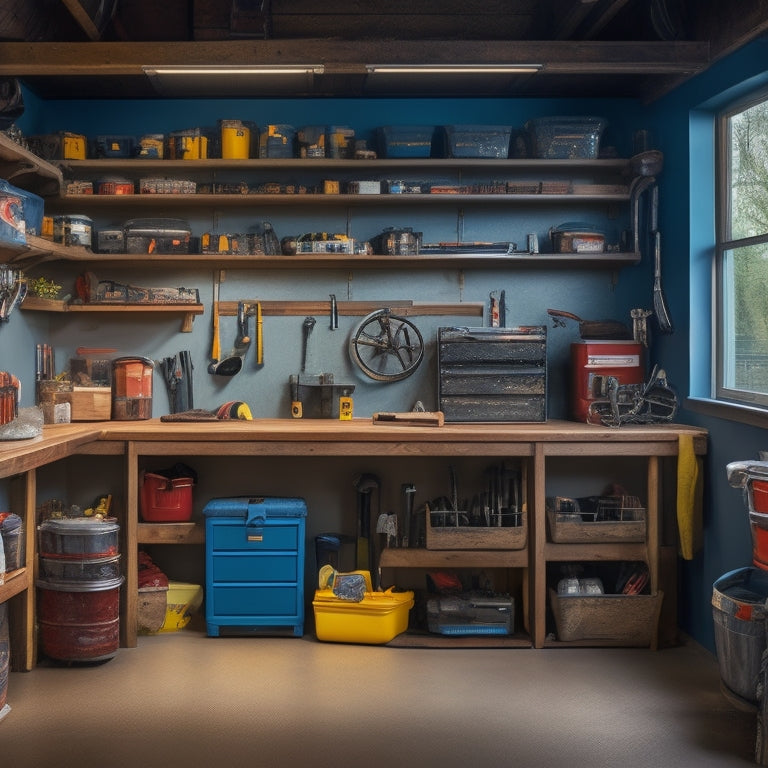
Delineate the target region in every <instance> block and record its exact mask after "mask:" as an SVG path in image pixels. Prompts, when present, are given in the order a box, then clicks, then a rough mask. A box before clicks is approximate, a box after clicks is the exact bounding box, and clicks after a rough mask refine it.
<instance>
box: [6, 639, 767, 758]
mask: <svg viewBox="0 0 768 768" xmlns="http://www.w3.org/2000/svg"><path fill="white" fill-rule="evenodd" d="M190 626H191V625H190ZM8 703H9V704H10V707H11V709H10V712H9V713H8V714H7V715H6V717H5V718H4V719H3V720H2V722H0V765H2V766H3V768H5V767H6V766H7V768H32V767H33V766H34V768H49V766H50V767H51V768H53V767H54V766H56V768H69V766H72V768H97V767H98V768H123V766H142V767H143V768H154V767H155V766H157V767H158V768H174V767H175V766H179V767H181V766H184V767H185V768H188V767H189V766H228V767H230V768H239V766H244V767H245V766H248V768H256V767H257V766H258V767H262V766H265V767H270V768H271V767H272V766H312V768H347V767H349V768H352V767H353V766H366V767H372V768H378V766H396V767H397V768H410V767H411V766H414V767H418V768H431V767H432V766H436V767H437V766H440V767H441V768H453V767H454V766H456V767H457V768H458V767H459V766H461V767H462V768H465V767H466V766H470V765H473V766H493V767H494V768H496V767H498V766H515V767H518V768H560V767H561V766H563V767H565V766H569V767H570V766H576V767H577V768H580V767H581V766H584V768H609V767H610V768H616V766H627V768H644V767H645V766H648V767H649V768H650V767H651V766H653V768H659V767H660V766H662V767H664V768H667V767H668V766H696V768H708V767H709V766H713V767H714V766H718V767H731V766H733V767H736V766H749V765H753V764H754V762H753V753H754V744H755V723H756V716H755V715H754V714H752V713H749V712H745V711H743V710H739V709H736V708H734V707H733V706H732V705H731V704H730V703H729V702H728V701H727V700H726V699H725V697H724V696H723V695H722V693H721V691H720V677H719V671H718V668H717V664H716V661H715V660H714V659H713V657H712V656H711V655H710V654H709V653H708V652H707V651H705V650H704V649H702V648H701V647H700V646H698V645H696V644H695V643H687V644H685V645H682V646H679V647H676V648H667V649H664V650H661V651H657V652H653V651H649V650H645V649H619V648H610V649H589V648H568V649H561V648H556V649H555V648H553V649H544V650H534V649H527V648H507V649H487V648H484V649H458V648H457V649H453V648H449V649H444V648H443V649H423V648H392V647H384V646H365V645H346V644H334V643H321V642H319V641H317V640H316V639H315V638H314V636H313V635H311V634H307V635H305V636H304V637H303V638H290V637H221V638H209V637H206V635H205V633H204V632H203V631H201V630H197V629H190V627H187V628H186V629H184V630H182V631H180V632H175V633H170V634H161V635H154V636H141V637H139V644H138V647H137V648H131V649H120V650H119V651H118V653H117V655H116V656H115V657H114V658H112V659H110V660H109V661H106V662H102V663H99V664H93V665H73V666H67V665H63V664H57V663H53V662H50V661H42V662H41V663H40V665H39V666H38V667H37V668H36V669H34V670H33V671H32V672H26V673H11V675H10V680H9V684H8Z"/></svg>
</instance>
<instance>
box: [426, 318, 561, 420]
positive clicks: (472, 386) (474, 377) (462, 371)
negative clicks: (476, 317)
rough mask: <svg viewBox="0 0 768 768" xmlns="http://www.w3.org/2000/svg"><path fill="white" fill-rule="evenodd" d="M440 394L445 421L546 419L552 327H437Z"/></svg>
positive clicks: (440, 404) (440, 403) (439, 398)
mask: <svg viewBox="0 0 768 768" xmlns="http://www.w3.org/2000/svg"><path fill="white" fill-rule="evenodd" d="M437 338H438V347H437V359H438V375H439V382H438V400H439V408H440V410H441V411H443V413H444V414H445V420H446V421H504V422H506V421H510V422H536V421H546V420H547V329H546V326H540V325H531V326H520V327H515V328H466V327H447V328H439V329H438V336H437Z"/></svg>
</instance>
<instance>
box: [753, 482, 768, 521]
mask: <svg viewBox="0 0 768 768" xmlns="http://www.w3.org/2000/svg"><path fill="white" fill-rule="evenodd" d="M749 485H750V491H751V492H752V508H753V509H754V510H755V512H765V513H768V481H766V480H750V483H749Z"/></svg>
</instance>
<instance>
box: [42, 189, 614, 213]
mask: <svg viewBox="0 0 768 768" xmlns="http://www.w3.org/2000/svg"><path fill="white" fill-rule="evenodd" d="M628 200H629V192H615V193H602V194H587V195H580V194H564V195H546V194H541V195H522V194H520V195H519V194H501V193H500V194H497V195H483V194H477V195H467V194H421V195H391V194H379V195H348V194H339V195H324V194H319V193H307V194H295V195H288V194H267V193H265V194H257V193H254V194H247V195H227V194H221V195H209V194H202V193H201V194H187V195H170V194H169V195H63V196H62V197H60V198H59V199H58V200H57V201H56V207H57V208H62V209H63V208H66V209H67V210H74V209H77V210H82V209H84V208H86V207H87V208H88V209H92V210H94V209H97V208H118V207H119V208H129V207H130V208H146V207H147V206H149V205H151V206H153V207H154V208H171V207H173V208H193V207H194V208H212V209H215V208H236V207H246V208H250V207H253V206H255V205H258V206H260V207H267V206H280V207H282V206H305V205H307V204H310V205H313V206H315V205H320V206H366V207H370V206H393V205H395V206H401V205H405V206H409V207H410V206H411V205H441V206H446V205H485V206H487V205H516V204H518V203H526V204H529V203H533V204H538V205H551V204H552V203H574V204H580V203H585V202H607V203H611V202H621V203H626V202H627V201H628Z"/></svg>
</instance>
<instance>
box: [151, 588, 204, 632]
mask: <svg viewBox="0 0 768 768" xmlns="http://www.w3.org/2000/svg"><path fill="white" fill-rule="evenodd" d="M202 603H203V588H202V587H201V586H200V585H199V584H186V583H184V582H182V581H169V582H168V592H167V602H166V605H165V621H164V622H163V626H162V627H160V632H176V631H178V630H179V629H184V627H186V626H187V624H189V622H190V620H191V619H192V614H193V613H194V612H195V611H196V610H197V609H198V608H200V606H201V605H202Z"/></svg>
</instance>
